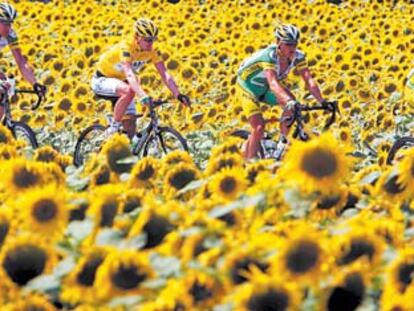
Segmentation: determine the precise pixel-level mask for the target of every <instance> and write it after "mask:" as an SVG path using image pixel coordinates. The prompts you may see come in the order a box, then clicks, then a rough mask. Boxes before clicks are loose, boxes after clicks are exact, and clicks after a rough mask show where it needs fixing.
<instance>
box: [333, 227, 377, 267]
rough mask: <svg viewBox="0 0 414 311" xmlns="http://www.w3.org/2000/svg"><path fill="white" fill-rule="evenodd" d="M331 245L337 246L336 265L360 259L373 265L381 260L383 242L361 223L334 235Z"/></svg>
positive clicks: (347, 263) (343, 264) (345, 264)
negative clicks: (343, 232) (344, 232)
mask: <svg viewBox="0 0 414 311" xmlns="http://www.w3.org/2000/svg"><path fill="white" fill-rule="evenodd" d="M332 245H335V246H336V247H337V255H336V264H337V265H338V266H347V265H349V264H352V263H354V262H356V261H360V260H362V261H367V262H368V263H370V264H371V267H375V266H376V265H377V264H378V262H379V261H380V260H381V255H382V251H383V248H384V242H383V241H382V240H381V239H380V238H379V237H377V236H376V235H375V233H373V232H372V231H371V230H367V228H366V227H364V226H362V225H354V226H352V227H351V228H349V232H348V233H346V234H342V235H340V236H337V237H335V238H334V240H333V241H332Z"/></svg>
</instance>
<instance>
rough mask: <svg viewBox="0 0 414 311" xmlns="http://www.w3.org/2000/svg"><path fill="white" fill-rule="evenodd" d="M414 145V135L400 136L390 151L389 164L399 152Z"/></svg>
mask: <svg viewBox="0 0 414 311" xmlns="http://www.w3.org/2000/svg"><path fill="white" fill-rule="evenodd" d="M412 147H414V137H410V136H404V137H400V138H398V139H397V140H396V141H395V142H394V144H393V145H392V146H391V148H390V150H389V151H388V156H387V165H392V162H393V161H394V159H395V157H396V155H397V153H398V152H399V151H400V150H403V149H409V148H412Z"/></svg>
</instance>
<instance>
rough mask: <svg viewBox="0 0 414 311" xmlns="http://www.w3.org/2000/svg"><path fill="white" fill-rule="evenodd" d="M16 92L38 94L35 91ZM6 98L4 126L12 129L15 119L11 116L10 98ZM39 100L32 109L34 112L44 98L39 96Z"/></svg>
mask: <svg viewBox="0 0 414 311" xmlns="http://www.w3.org/2000/svg"><path fill="white" fill-rule="evenodd" d="M14 92H15V94H19V93H20V94H23V93H26V94H36V95H37V93H36V92H35V91H33V90H23V89H16V90H15V91H14ZM4 96H5V97H6V98H5V100H4V116H3V124H4V125H6V126H7V127H12V125H13V122H14V121H13V118H12V115H11V109H10V98H9V95H8V94H5V95H4ZM37 98H38V99H37V102H36V103H35V104H34V105H33V106H32V107H31V109H32V110H36V109H37V108H38V107H39V106H40V104H41V102H42V99H43V97H40V96H38V95H37Z"/></svg>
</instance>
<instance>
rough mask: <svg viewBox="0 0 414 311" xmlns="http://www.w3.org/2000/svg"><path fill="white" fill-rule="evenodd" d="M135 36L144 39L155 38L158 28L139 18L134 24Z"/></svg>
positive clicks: (149, 21)
mask: <svg viewBox="0 0 414 311" xmlns="http://www.w3.org/2000/svg"><path fill="white" fill-rule="evenodd" d="M134 30H135V35H137V36H140V37H144V38H156V37H157V35H158V28H157V26H155V24H154V23H153V22H152V21H151V20H149V19H144V18H140V19H138V20H137V21H136V22H135V24H134Z"/></svg>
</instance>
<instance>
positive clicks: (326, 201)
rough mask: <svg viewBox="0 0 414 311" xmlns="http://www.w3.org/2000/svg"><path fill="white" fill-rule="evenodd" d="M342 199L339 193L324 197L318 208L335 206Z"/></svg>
mask: <svg viewBox="0 0 414 311" xmlns="http://www.w3.org/2000/svg"><path fill="white" fill-rule="evenodd" d="M340 200H341V197H340V196H339V195H338V196H333V197H327V198H323V199H322V200H321V201H319V202H318V204H317V206H316V207H317V208H318V209H330V208H332V207H334V206H335V205H336V204H337V203H338V202H339V201H340Z"/></svg>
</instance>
